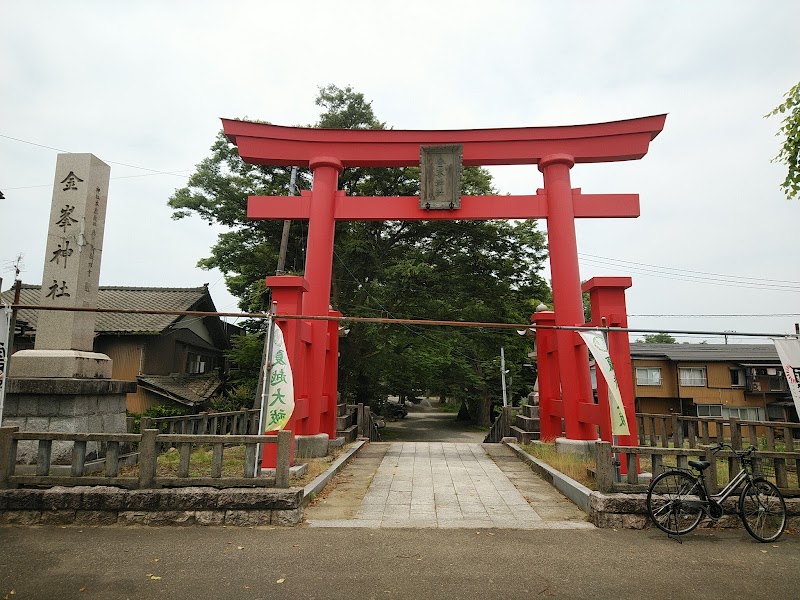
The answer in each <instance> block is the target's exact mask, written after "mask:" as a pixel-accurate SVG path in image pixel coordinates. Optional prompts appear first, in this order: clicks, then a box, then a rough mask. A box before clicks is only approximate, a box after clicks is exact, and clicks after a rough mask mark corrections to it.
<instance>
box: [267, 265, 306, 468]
mask: <svg viewBox="0 0 800 600" xmlns="http://www.w3.org/2000/svg"><path fill="white" fill-rule="evenodd" d="M265 283H266V284H267V287H268V288H270V290H272V301H273V302H275V303H276V305H277V306H276V308H277V311H278V314H282V315H299V314H302V313H301V311H302V306H303V295H304V294H305V293H306V292H307V291H308V282H307V281H306V280H305V279H303V278H302V277H297V276H293V275H278V276H273V277H267V279H266V281H265ZM302 325H303V323H302V322H301V321H299V320H297V319H278V320H277V326H278V327H280V328H281V331H282V332H283V339H284V342H285V343H286V355H287V357H288V359H289V364H290V365H291V367H292V373H293V374H294V375H295V382H294V403H295V410H294V412H293V413H292V418H291V419H289V423H287V425H286V429H288V430H290V431H291V432H292V437H291V452H290V456H291V461H292V463H294V436H295V435H301V434H303V433H304V431H305V423H304V421H305V417H304V414H305V413H307V410H304V408H305V407H306V406H307V405H308V398H307V397H304V395H303V386H302V381H301V377H302V375H301V374H302V373H303V352H302V350H303V344H302V342H301V339H300V330H301V328H302ZM275 435H277V432H275ZM277 452H278V445H277V444H264V445H263V454H262V460H261V466H262V467H264V468H273V469H274V468H275V465H276V464H277Z"/></svg>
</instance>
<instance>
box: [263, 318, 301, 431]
mask: <svg viewBox="0 0 800 600" xmlns="http://www.w3.org/2000/svg"><path fill="white" fill-rule="evenodd" d="M273 336H274V337H273V341H272V353H271V356H270V361H269V362H270V363H271V364H272V371H271V373H270V375H269V397H268V398H267V408H266V411H267V414H266V419H265V422H266V424H265V425H264V433H267V432H270V431H278V430H280V429H284V428H285V427H286V425H287V424H288V423H289V419H290V418H291V416H292V413H293V412H294V379H293V378H292V367H291V365H290V364H289V358H288V357H287V356H286V343H285V342H284V340H283V332H282V331H281V328H280V327H278V326H277V325H275V328H274V333H273Z"/></svg>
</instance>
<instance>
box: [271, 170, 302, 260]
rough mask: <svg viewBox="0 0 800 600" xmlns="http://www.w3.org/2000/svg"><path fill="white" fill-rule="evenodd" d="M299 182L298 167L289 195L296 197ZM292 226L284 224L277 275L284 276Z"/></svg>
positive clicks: (292, 175) (291, 180)
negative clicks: (296, 183) (296, 186)
mask: <svg viewBox="0 0 800 600" xmlns="http://www.w3.org/2000/svg"><path fill="white" fill-rule="evenodd" d="M296 181H297V167H292V174H291V175H290V176H289V195H290V196H294V193H295V192H294V190H295V182H296ZM291 226H292V222H291V221H290V220H288V219H287V220H286V221H284V222H283V233H282V234H281V249H280V252H278V268H277V269H276V270H275V274H276V275H283V273H284V268H285V267H286V250H287V248H288V246H289V228H290V227H291Z"/></svg>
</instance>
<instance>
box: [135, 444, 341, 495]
mask: <svg viewBox="0 0 800 600" xmlns="http://www.w3.org/2000/svg"><path fill="white" fill-rule="evenodd" d="M351 445H352V444H345V445H344V446H341V447H338V448H332V449H331V451H330V453H329V454H328V455H327V456H321V457H319V458H299V457H297V458H295V464H296V465H302V464H307V465H308V467H307V469H306V472H305V473H304V474H303V475H302V476H301V477H295V476H294V475H291V474H290V476H289V485H290V486H292V487H304V486H306V485H307V484H309V483H311V482H312V481H313V480H314V479H316V478H317V477H318V476H319V475H321V474H322V473H324V472H325V471H327V470H328V468H329V467H330V466H331V464H332V463H333V462H334V461H335V460H336V459H337V458H338V457H339V456H340V455H341V454H342V453H343V452H344V451H346V450H347V449H349V448H350V446H351ZM213 453H214V451H213V449H212V448H211V447H210V446H194V447H193V449H192V453H191V458H190V459H189V477H210V476H211V462H212V460H213ZM244 456H245V447H244V445H231V446H228V447H226V448H225V450H224V451H223V453H222V476H223V477H243V476H244ZM179 467H180V453H179V452H178V451H177V450H176V449H170V450H168V451H167V452H164V453H162V454H160V455H159V457H158V463H157V465H156V476H157V477H177V476H178V469H179ZM120 476H121V477H138V476H139V465H130V466H127V467H123V468H122V469H120Z"/></svg>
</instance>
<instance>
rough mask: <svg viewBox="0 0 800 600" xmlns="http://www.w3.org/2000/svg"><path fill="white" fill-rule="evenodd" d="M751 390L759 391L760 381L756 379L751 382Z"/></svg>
mask: <svg viewBox="0 0 800 600" xmlns="http://www.w3.org/2000/svg"><path fill="white" fill-rule="evenodd" d="M753 391H754V392H760V391H761V383H760V382H758V381H754V382H753Z"/></svg>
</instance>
